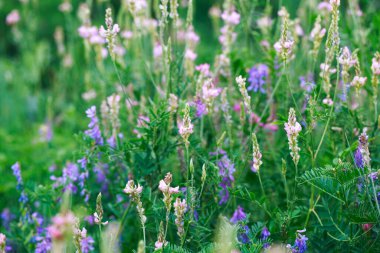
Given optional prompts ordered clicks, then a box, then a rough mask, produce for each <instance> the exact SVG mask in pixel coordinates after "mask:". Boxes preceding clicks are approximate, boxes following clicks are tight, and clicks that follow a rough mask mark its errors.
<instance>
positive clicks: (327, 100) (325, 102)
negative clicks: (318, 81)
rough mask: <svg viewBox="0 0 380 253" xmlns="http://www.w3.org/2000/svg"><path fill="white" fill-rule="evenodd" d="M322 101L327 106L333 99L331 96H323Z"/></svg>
mask: <svg viewBox="0 0 380 253" xmlns="http://www.w3.org/2000/svg"><path fill="white" fill-rule="evenodd" d="M322 103H323V104H325V105H327V106H332V105H333V104H334V101H332V99H331V98H329V97H327V98H324V99H323V100H322Z"/></svg>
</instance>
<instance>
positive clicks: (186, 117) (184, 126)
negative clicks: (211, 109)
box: [179, 104, 194, 146]
mask: <svg viewBox="0 0 380 253" xmlns="http://www.w3.org/2000/svg"><path fill="white" fill-rule="evenodd" d="M193 127H194V126H193V124H192V123H191V119H190V106H189V104H186V106H185V109H184V110H183V122H182V123H179V134H180V135H181V136H182V139H183V141H184V142H185V145H186V146H188V145H189V144H190V143H189V137H190V135H191V134H192V133H193Z"/></svg>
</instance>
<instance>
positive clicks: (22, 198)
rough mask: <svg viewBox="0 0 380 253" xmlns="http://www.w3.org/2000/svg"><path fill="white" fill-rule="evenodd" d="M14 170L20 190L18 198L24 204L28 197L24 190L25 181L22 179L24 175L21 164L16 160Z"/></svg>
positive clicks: (17, 187)
mask: <svg viewBox="0 0 380 253" xmlns="http://www.w3.org/2000/svg"><path fill="white" fill-rule="evenodd" d="M11 168H12V171H13V175H14V176H15V177H16V180H17V186H16V189H17V190H18V191H20V194H21V195H20V198H19V199H18V201H19V202H20V203H22V204H25V203H26V202H28V197H27V196H26V193H25V191H24V182H23V180H22V176H21V166H20V163H19V162H16V163H15V164H13V165H12V167H11Z"/></svg>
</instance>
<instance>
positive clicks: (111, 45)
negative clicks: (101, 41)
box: [99, 8, 120, 56]
mask: <svg viewBox="0 0 380 253" xmlns="http://www.w3.org/2000/svg"><path fill="white" fill-rule="evenodd" d="M119 32H120V28H119V25H118V24H114V23H113V19H112V10H111V9H110V8H108V9H107V10H106V29H105V28H104V27H103V26H101V27H100V29H99V34H100V36H102V37H103V38H105V39H106V40H107V43H108V50H109V52H110V54H111V55H112V56H113V55H114V53H115V52H114V49H115V40H116V35H117V34H118V33H119Z"/></svg>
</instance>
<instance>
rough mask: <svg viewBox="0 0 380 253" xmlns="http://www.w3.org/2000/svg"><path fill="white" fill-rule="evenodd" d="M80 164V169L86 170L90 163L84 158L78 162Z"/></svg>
mask: <svg viewBox="0 0 380 253" xmlns="http://www.w3.org/2000/svg"><path fill="white" fill-rule="evenodd" d="M77 162H78V163H79V164H80V167H81V168H82V169H86V167H87V163H88V161H87V157H85V156H84V157H82V158H81V159H79V160H78V161H77Z"/></svg>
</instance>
